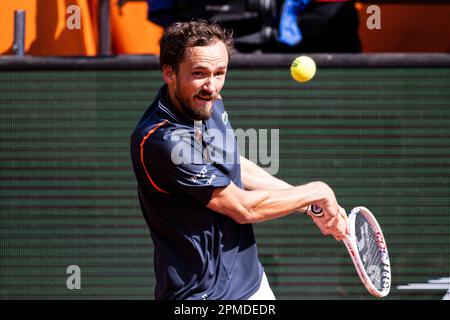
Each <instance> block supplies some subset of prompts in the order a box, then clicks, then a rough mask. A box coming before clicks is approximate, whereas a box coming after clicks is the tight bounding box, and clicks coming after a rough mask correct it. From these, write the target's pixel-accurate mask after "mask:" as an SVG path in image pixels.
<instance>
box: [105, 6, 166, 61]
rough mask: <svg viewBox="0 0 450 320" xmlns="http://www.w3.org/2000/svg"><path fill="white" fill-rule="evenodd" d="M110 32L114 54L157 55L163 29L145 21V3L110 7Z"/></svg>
mask: <svg viewBox="0 0 450 320" xmlns="http://www.w3.org/2000/svg"><path fill="white" fill-rule="evenodd" d="M111 29H112V30H111V32H112V43H113V48H114V50H113V51H114V52H115V53H116V54H155V55H157V54H159V39H160V38H161V35H162V34H163V31H164V28H163V27H161V26H158V25H156V24H154V23H153V22H150V21H149V20H148V19H147V3H146V2H145V1H144V2H142V1H139V2H127V3H125V4H124V5H123V6H122V8H120V9H119V7H118V6H117V5H116V4H114V5H111Z"/></svg>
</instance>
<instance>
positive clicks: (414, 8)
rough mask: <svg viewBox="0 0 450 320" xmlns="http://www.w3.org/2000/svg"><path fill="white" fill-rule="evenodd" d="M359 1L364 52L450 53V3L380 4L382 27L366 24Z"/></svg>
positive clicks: (364, 6) (360, 33)
mask: <svg viewBox="0 0 450 320" xmlns="http://www.w3.org/2000/svg"><path fill="white" fill-rule="evenodd" d="M368 6H369V5H368V4H362V3H357V4H356V8H357V9H358V12H359V21H360V25H359V35H360V38H361V44H362V51H363V52H450V4H442V5H441V4H380V3H378V4H377V6H378V7H379V8H380V17H381V19H380V20H381V29H379V30H377V29H373V30H369V29H368V28H367V26H366V21H367V18H368V17H369V16H370V14H368V13H366V12H367V7H368Z"/></svg>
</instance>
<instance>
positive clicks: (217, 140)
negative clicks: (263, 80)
mask: <svg viewBox="0 0 450 320" xmlns="http://www.w3.org/2000/svg"><path fill="white" fill-rule="evenodd" d="M166 94H167V86H166V85H164V86H163V87H162V88H161V90H160V91H159V93H158V95H157V97H156V98H155V100H154V101H153V103H152V104H151V106H150V107H149V108H148V109H147V111H146V112H145V114H144V116H143V117H142V119H141V120H140V121H139V123H138V125H137V127H136V128H135V130H134V132H133V134H132V138H131V158H132V161H133V168H134V171H135V174H136V177H137V181H138V195H139V201H140V205H141V209H142V212H143V215H144V217H145V220H146V222H147V224H148V226H149V229H150V234H151V237H152V240H153V243H154V267H155V277H156V285H155V298H156V299H230V300H231V299H233V300H235V299H247V298H248V297H250V296H251V295H252V294H253V293H255V292H256V291H257V290H258V288H259V284H260V282H261V278H262V274H263V268H262V266H261V264H260V262H259V259H258V253H257V247H256V242H255V236H254V233H253V227H252V225H251V224H238V223H237V222H235V221H234V220H233V219H231V218H229V217H228V216H226V215H223V214H220V213H218V212H215V211H213V210H211V209H209V208H207V207H206V205H207V204H208V203H209V201H210V200H211V197H212V193H213V191H214V189H216V188H223V187H226V186H227V185H228V184H229V183H230V182H231V181H233V182H234V183H235V184H236V185H237V186H238V187H240V188H242V189H243V188H244V187H243V184H242V181H241V169H240V162H239V150H238V145H237V141H236V137H235V136H234V133H233V131H232V127H231V125H230V122H229V120H228V116H227V113H226V111H225V109H224V106H223V102H222V100H220V99H218V100H216V102H215V103H214V105H213V114H212V116H211V117H210V118H209V119H208V120H206V121H196V122H194V121H192V120H188V119H186V118H185V117H184V116H183V115H182V114H180V113H179V112H177V110H176V109H175V108H173V107H172V106H170V105H169V103H168V101H167V99H166V98H165V97H166Z"/></svg>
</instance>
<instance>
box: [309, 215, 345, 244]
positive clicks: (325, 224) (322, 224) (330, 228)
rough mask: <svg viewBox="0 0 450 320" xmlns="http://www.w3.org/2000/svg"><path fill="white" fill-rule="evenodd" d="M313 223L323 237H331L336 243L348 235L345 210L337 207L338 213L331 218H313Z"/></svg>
mask: <svg viewBox="0 0 450 320" xmlns="http://www.w3.org/2000/svg"><path fill="white" fill-rule="evenodd" d="M313 221H314V223H315V224H316V225H317V226H318V227H319V229H320V231H321V232H322V234H323V235H332V236H333V237H334V238H335V239H336V240H337V241H341V240H343V239H344V238H345V237H346V235H347V234H348V223H347V214H346V212H345V209H344V208H342V207H339V212H338V214H336V215H335V216H332V217H331V218H330V217H328V219H327V217H325V216H322V217H320V218H317V217H313Z"/></svg>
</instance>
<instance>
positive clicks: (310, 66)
mask: <svg viewBox="0 0 450 320" xmlns="http://www.w3.org/2000/svg"><path fill="white" fill-rule="evenodd" d="M315 74H316V63H315V62H314V60H313V59H311V58H310V57H307V56H300V57H297V58H295V60H294V61H293V62H292V64H291V76H292V78H294V80H296V81H299V82H306V81H309V80H311V79H312V78H313V77H314V75H315Z"/></svg>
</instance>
